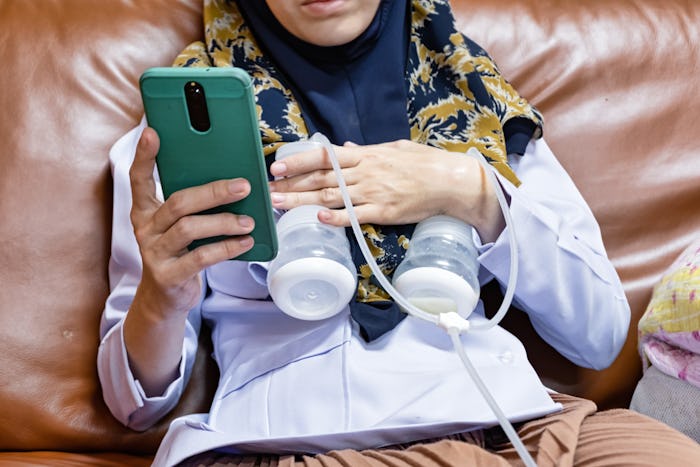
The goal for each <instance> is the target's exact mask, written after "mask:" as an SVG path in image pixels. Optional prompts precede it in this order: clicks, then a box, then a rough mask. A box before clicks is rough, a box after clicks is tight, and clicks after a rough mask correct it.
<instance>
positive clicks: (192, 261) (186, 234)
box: [124, 128, 253, 394]
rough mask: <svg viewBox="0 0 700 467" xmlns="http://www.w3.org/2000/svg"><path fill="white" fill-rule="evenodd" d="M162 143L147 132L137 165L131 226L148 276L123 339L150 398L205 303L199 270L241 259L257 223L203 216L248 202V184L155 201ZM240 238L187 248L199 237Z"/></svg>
mask: <svg viewBox="0 0 700 467" xmlns="http://www.w3.org/2000/svg"><path fill="white" fill-rule="evenodd" d="M159 144H160V143H159V139H158V135H157V134H156V132H155V131H154V130H153V129H151V128H146V129H145V130H144V132H143V134H142V135H141V139H140V141H139V144H138V147H137V149H136V156H135V158H134V162H133V163H132V165H131V170H130V172H129V177H130V180H131V192H132V198H133V203H132V208H131V222H132V224H133V227H134V233H135V236H136V241H137V242H138V245H139V251H140V253H141V258H142V261H143V274H142V277H141V282H140V283H139V286H138V288H137V290H136V294H135V296H134V301H133V303H132V305H131V307H130V309H129V313H128V314H127V318H126V321H125V323H124V339H125V343H126V347H127V351H128V354H129V358H130V362H131V364H132V367H133V370H134V373H135V374H136V375H137V377H138V378H139V379H140V381H141V384H142V386H143V387H144V389H145V390H146V392H147V393H149V394H150V393H152V394H157V393H159V392H160V391H162V389H163V386H164V385H167V383H168V382H169V381H170V378H171V377H172V374H173V371H175V370H176V369H177V363H178V362H179V360H180V354H181V349H182V341H183V336H184V329H185V321H186V318H187V312H188V311H189V310H190V309H191V308H192V307H194V306H195V305H196V304H197V302H198V301H199V299H200V296H201V293H202V284H201V282H200V281H201V280H200V275H199V273H200V272H201V271H202V270H203V269H204V268H206V267H208V266H211V265H213V264H216V263H218V262H220V261H223V260H226V259H230V258H235V257H236V256H238V255H240V254H242V253H244V252H246V251H248V250H249V249H250V248H251V247H252V246H253V239H252V237H250V236H249V235H248V234H249V233H250V232H251V231H252V230H253V220H252V219H251V218H250V217H247V216H237V215H234V214H230V213H220V214H206V215H201V214H197V213H198V212H200V211H203V210H206V209H210V208H213V207H215V206H220V205H222V204H227V203H231V202H234V201H238V200H240V199H243V198H245V197H246V196H248V194H249V193H250V184H249V183H248V181H247V180H244V179H235V180H220V181H216V182H212V183H208V184H206V185H202V186H197V187H193V188H187V189H184V190H181V191H179V192H176V193H174V194H173V195H172V196H170V197H169V198H168V200H167V201H165V202H161V201H159V200H158V199H157V198H156V184H155V181H154V179H153V170H154V167H155V158H156V154H157V153H158V148H159ZM218 235H233V236H234V237H233V238H229V239H225V240H222V241H220V242H216V243H212V244H208V245H203V246H200V247H198V248H196V249H194V250H193V251H189V250H188V249H187V245H189V244H190V243H191V242H192V241H193V240H196V239H201V238H207V237H212V236H218Z"/></svg>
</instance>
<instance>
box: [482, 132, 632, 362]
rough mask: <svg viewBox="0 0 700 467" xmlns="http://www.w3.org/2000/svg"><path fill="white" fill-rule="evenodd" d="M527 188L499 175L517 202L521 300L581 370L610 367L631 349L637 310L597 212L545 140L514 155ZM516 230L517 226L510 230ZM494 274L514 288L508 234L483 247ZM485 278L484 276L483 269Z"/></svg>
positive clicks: (514, 214)
mask: <svg viewBox="0 0 700 467" xmlns="http://www.w3.org/2000/svg"><path fill="white" fill-rule="evenodd" d="M509 163H510V164H511V167H513V169H514V170H515V172H516V174H517V176H518V178H519V179H520V180H521V182H522V185H521V186H520V187H518V188H516V187H514V186H513V185H512V184H511V183H510V182H508V181H507V180H505V179H504V178H503V177H501V176H500V175H499V174H498V172H496V171H494V173H495V174H496V176H497V177H498V179H499V182H500V184H501V186H503V188H504V190H505V191H506V193H507V195H508V196H509V197H510V213H511V216H512V220H513V226H512V228H514V229H515V233H516V237H517V247H518V256H519V261H518V276H517V284H516V289H515V298H514V301H515V302H516V305H518V307H519V308H521V309H522V310H524V311H525V312H526V313H527V314H528V315H529V318H530V321H531V322H532V324H533V326H534V328H535V330H536V331H537V332H538V334H539V335H540V336H541V337H542V338H543V339H544V340H545V341H546V342H548V343H549V344H550V345H552V346H553V347H554V348H555V349H557V350H558V351H559V352H560V353H561V354H562V355H564V356H565V357H566V358H568V359H569V360H571V361H572V362H574V363H576V364H577V365H580V366H584V367H588V368H594V369H603V368H605V367H607V366H609V365H610V364H611V363H612V362H613V360H614V359H615V358H616V356H617V355H618V353H619V352H620V350H621V348H622V346H623V344H624V343H625V340H626V337H627V332H628V327H629V323H630V308H629V304H628V302H627V299H626V297H625V294H624V291H623V288H622V284H621V282H620V278H619V277H618V275H617V272H616V270H615V268H614V267H613V265H612V263H611V262H610V260H609V259H608V257H607V253H606V251H605V247H604V245H603V241H602V237H601V233H600V229H599V226H598V223H597V221H596V220H595V218H594V216H593V213H592V212H591V210H590V208H589V207H588V205H587V204H586V202H585V200H584V199H583V197H582V195H581V194H580V192H579V191H578V189H577V188H576V186H575V185H574V182H573V181H572V180H571V178H570V177H569V175H568V174H567V173H566V171H565V170H564V168H563V167H562V166H561V165H560V164H559V162H558V161H557V159H556V157H555V156H554V154H553V153H552V151H551V150H550V149H549V147H548V146H547V144H546V142H545V141H544V140H543V139H537V140H532V141H530V143H529V144H528V147H527V150H526V153H525V155H523V156H518V155H512V156H509ZM507 228H510V227H507ZM481 251H482V254H481V256H480V261H481V264H482V266H483V268H485V270H486V271H487V274H484V277H482V278H481V280H482V283H483V282H485V281H488V280H491V279H492V278H494V277H495V278H496V280H498V282H499V283H500V284H501V287H505V286H506V285H507V280H508V273H509V265H510V244H509V241H508V232H507V231H504V232H503V233H502V234H501V235H500V236H499V238H498V239H497V240H496V241H495V242H494V243H493V244H489V245H484V246H482V250H481ZM482 272H483V271H482Z"/></svg>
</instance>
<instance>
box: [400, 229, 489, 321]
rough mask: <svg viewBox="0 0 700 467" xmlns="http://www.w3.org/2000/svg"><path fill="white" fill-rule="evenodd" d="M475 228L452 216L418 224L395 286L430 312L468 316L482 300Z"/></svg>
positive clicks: (417, 304)
mask: <svg viewBox="0 0 700 467" xmlns="http://www.w3.org/2000/svg"><path fill="white" fill-rule="evenodd" d="M473 231H474V228H473V227H472V226H470V225H469V224H466V223H464V222H462V221H460V220H458V219H455V218H453V217H449V216H434V217H429V218H427V219H425V220H423V221H421V222H419V223H418V225H417V226H416V229H415V231H414V233H413V237H412V238H411V241H410V244H409V247H408V250H407V251H406V257H405V258H404V260H403V261H402V262H401V264H399V266H398V268H396V271H395V272H394V278H393V281H392V282H393V285H394V287H395V288H396V290H397V291H398V292H399V293H401V294H402V295H403V296H405V297H406V298H407V299H408V301H409V302H410V303H412V304H413V305H414V306H416V307H418V308H420V309H422V310H423V311H426V312H428V313H436V314H439V313H446V312H450V311H454V312H457V313H458V314H459V315H460V316H462V317H463V318H466V317H467V316H469V314H471V312H472V311H473V310H474V308H475V307H476V304H477V302H478V300H479V291H480V288H479V279H478V273H479V262H478V261H477V256H478V252H477V249H476V245H474V240H473Z"/></svg>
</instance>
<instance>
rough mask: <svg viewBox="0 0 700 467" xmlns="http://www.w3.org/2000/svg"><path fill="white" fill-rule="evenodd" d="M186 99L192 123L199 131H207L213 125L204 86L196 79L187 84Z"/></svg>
mask: <svg viewBox="0 0 700 467" xmlns="http://www.w3.org/2000/svg"><path fill="white" fill-rule="evenodd" d="M185 100H186V102H187V111H188V113H189V117H190V125H192V128H194V129H195V130H197V131H201V132H204V131H207V130H208V129H209V128H210V127H211V122H210V121H209V109H208V108H207V99H206V96H205V94H204V88H203V87H202V85H201V84H199V83H198V82H196V81H189V82H187V84H185Z"/></svg>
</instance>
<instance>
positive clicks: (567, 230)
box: [97, 123, 630, 466]
mask: <svg viewBox="0 0 700 467" xmlns="http://www.w3.org/2000/svg"><path fill="white" fill-rule="evenodd" d="M143 128H144V123H142V124H141V125H140V126H139V127H138V128H135V129H134V130H132V131H131V132H129V133H128V134H126V135H125V136H123V137H122V138H121V139H120V140H119V141H118V142H117V143H116V144H115V145H114V147H113V148H112V150H111V152H110V161H111V164H112V173H113V177H114V214H113V215H114V219H113V231H112V256H111V260H110V265H109V275H110V286H111V294H110V296H109V298H108V299H107V302H106V306H105V309H104V313H103V316H102V322H101V330H100V333H101V338H102V341H101V345H100V348H99V353H98V361H97V365H98V371H99V376H100V381H101V383H102V390H103V395H104V399H105V402H106V403H107V405H108V407H109V409H110V410H111V411H112V413H113V414H114V416H115V417H116V418H117V419H118V420H119V421H121V422H122V423H123V424H124V425H126V426H129V427H131V428H133V429H135V430H144V429H146V428H148V427H149V426H151V425H153V424H154V423H155V422H156V421H158V420H159V419H160V418H161V417H163V416H164V415H165V414H167V413H168V412H169V411H170V410H171V409H172V408H173V407H174V406H175V405H176V404H177V402H178V400H179V398H180V396H181V394H182V393H183V390H184V388H185V385H186V384H187V381H188V379H189V376H190V373H191V369H192V365H193V363H194V357H195V353H196V349H197V334H198V332H199V329H200V323H201V320H202V319H204V320H206V321H207V323H208V324H209V326H210V327H211V329H212V340H213V344H214V354H213V357H214V358H215V360H216V362H217V364H218V365H219V369H220V375H221V376H220V381H219V385H218V390H217V392H216V395H215V397H214V400H213V402H212V405H211V408H210V411H209V412H208V413H204V414H191V415H187V416H184V417H181V418H178V419H176V420H175V421H174V422H173V423H172V424H171V426H170V429H169V431H168V433H167V435H166V437H165V439H164V440H163V442H162V444H161V446H160V449H159V450H158V453H157V455H156V459H155V463H154V465H157V466H159V465H173V464H176V463H177V462H179V461H181V460H183V459H185V458H187V457H188V456H191V455H193V454H196V453H198V452H202V451H204V450H209V449H216V448H222V449H226V450H228V451H231V452H266V453H273V452H274V453H299V452H310V453H315V452H323V451H328V450H331V449H343V448H352V449H363V448H372V447H379V446H382V445H388V444H395V443H401V442H409V441H413V440H419V439H425V438H433V437H437V436H444V435H447V434H452V433H456V432H462V431H468V430H473V429H478V428H483V427H488V426H493V425H496V424H498V422H497V420H496V417H495V416H494V415H493V413H492V412H491V410H490V409H489V406H488V405H487V404H486V402H485V401H484V400H483V398H482V396H481V395H480V393H479V392H478V389H477V388H476V386H475V385H474V383H473V382H472V381H471V379H470V377H469V375H468V373H467V372H466V370H465V369H464V367H463V366H462V363H461V361H460V360H459V358H458V356H457V354H456V353H455V352H454V349H453V348H452V344H451V342H450V339H449V336H448V335H447V334H446V333H445V332H444V331H443V330H442V329H440V328H438V327H436V326H434V325H432V324H430V323H427V322H424V321H420V320H418V319H416V318H413V317H410V316H409V317H408V318H407V319H405V320H403V321H402V322H401V323H400V324H399V325H398V326H397V327H396V328H395V329H394V330H392V331H391V332H389V333H387V334H386V335H384V336H382V337H381V338H380V339H378V340H376V341H374V342H372V343H366V342H364V341H363V340H362V339H361V338H360V337H359V335H358V332H357V329H356V327H355V326H354V325H353V322H352V320H351V319H350V315H349V309H347V308H346V310H345V311H343V312H341V313H339V314H337V315H335V316H333V317H331V318H328V319H326V320H322V321H300V320H296V319H294V318H291V317H289V316H287V315H285V314H284V313H282V312H281V311H280V310H279V309H278V308H277V307H276V306H275V305H274V303H273V302H272V301H271V300H270V299H269V298H268V291H267V287H266V285H265V278H264V277H261V274H260V268H251V267H250V264H249V263H247V262H243V261H226V262H223V263H220V264H218V265H216V266H213V267H210V268H208V269H207V270H206V271H205V272H204V273H203V276H204V281H203V282H204V288H203V294H202V300H201V302H200V304H199V305H198V306H197V307H195V308H194V309H193V310H191V312H190V314H189V319H188V323H187V330H186V335H185V341H184V343H183V350H182V360H181V364H180V373H179V375H178V377H177V378H176V379H175V380H173V381H172V383H171V384H170V385H169V387H168V388H167V389H166V390H165V392H164V393H163V394H161V395H160V396H157V397H147V396H146V395H145V393H144V391H143V389H142V388H141V385H140V384H139V381H138V380H137V379H135V378H134V376H133V374H132V372H131V370H130V368H129V363H128V359H127V355H126V350H125V346H124V339H123V335H122V323H123V319H124V316H125V315H126V313H127V310H128V309H129V306H130V304H131V301H132V299H133V296H134V293H135V291H136V287H137V285H138V283H139V280H140V276H141V261H140V257H139V250H138V246H137V243H136V240H135V238H134V234H133V229H132V226H131V223H130V219H129V211H130V208H131V189H130V185H129V167H130V165H131V161H132V160H133V157H134V153H135V148H136V144H137V141H138V138H139V136H140V134H141V131H142V130H143ZM509 159H510V163H511V166H512V167H513V168H514V170H515V172H516V173H517V175H518V177H519V178H520V180H521V181H522V185H521V186H520V187H519V188H515V187H514V186H512V185H511V184H510V183H509V182H508V181H507V180H505V179H503V178H502V177H499V181H500V183H501V184H502V186H503V187H504V189H505V191H506V192H507V194H508V195H509V196H510V210H511V215H512V218H513V226H514V228H515V229H516V232H517V238H518V247H519V251H518V252H519V264H518V267H519V274H518V281H517V287H516V293H515V300H516V302H517V305H518V306H519V308H521V309H523V310H524V311H525V312H526V313H527V314H528V315H529V317H530V320H531V321H532V323H533V325H534V327H535V329H536V330H537V332H538V333H539V334H540V336H542V338H543V339H545V340H546V341H547V342H548V343H549V344H551V345H552V346H553V347H554V348H556V349H557V350H558V351H559V352H560V353H562V354H563V355H564V356H566V357H567V358H568V359H570V360H571V361H573V362H574V363H576V364H578V365H581V366H585V367H590V368H596V369H601V368H605V367H606V366H608V365H610V363H612V361H613V360H614V358H615V357H616V356H617V354H618V352H619V351H620V349H621V347H622V345H623V343H624V341H625V339H626V336H627V329H628V325H629V321H630V311H629V305H628V303H627V301H626V299H625V295H624V292H623V289H622V286H621V284H620V280H619V278H618V275H617V273H616V271H615V269H614V268H613V266H612V265H611V263H610V261H609V260H608V258H607V256H606V252H605V249H604V246H603V243H602V240H601V235H600V230H599V228H598V225H597V223H596V221H595V219H594V217H593V215H592V213H591V211H590V209H589V208H588V206H587V205H586V203H585V201H584V200H583V198H582V197H581V195H580V193H579V191H578V190H577V189H576V187H575V185H574V183H573V182H572V180H571V179H570V177H569V176H568V175H567V173H566V172H565V171H564V169H563V168H562V167H561V165H560V164H559V163H558V161H557V160H556V158H555V157H554V155H553V154H552V152H551V151H550V149H549V148H548V146H547V144H546V143H545V142H544V141H543V140H537V141H532V142H531V143H530V144H529V146H528V149H527V152H526V154H525V155H524V156H510V158H509ZM480 250H481V255H480V257H479V261H480V263H481V272H480V280H481V283H482V284H483V283H485V282H488V281H490V280H491V279H493V278H496V279H497V280H498V281H499V282H500V283H501V284H502V285H503V286H505V283H504V282H505V281H506V280H507V277H508V269H509V258H510V251H509V250H510V247H509V244H508V235H507V232H503V233H502V234H501V236H500V237H499V238H498V239H497V241H496V242H494V243H492V244H488V245H482V246H481V248H480ZM207 289H208V290H209V292H208V293H206V295H205V293H204V291H205V290H207ZM482 314H483V312H482V306H481V304H480V305H479V308H477V310H476V312H475V313H473V314H472V316H471V317H470V319H481V320H483V319H484V318H483V317H482ZM461 339H462V343H463V345H464V346H465V349H466V351H467V353H468V355H470V358H471V360H472V362H473V364H474V366H475V367H476V369H477V371H478V372H479V374H480V376H481V378H482V379H483V380H484V382H485V384H486V385H487V387H488V388H489V389H490V391H491V392H492V394H493V396H494V397H495V399H496V401H497V402H498V404H499V406H500V407H501V409H502V410H503V411H504V412H505V414H506V415H507V416H508V418H509V419H510V420H512V421H522V420H528V419H532V418H536V417H540V416H542V415H544V414H547V413H551V412H553V411H556V410H559V408H560V407H559V406H558V404H555V403H554V402H553V401H552V400H551V398H550V397H549V395H548V390H547V389H546V388H545V387H544V386H543V385H542V383H541V382H540V380H539V378H538V377H537V375H536V374H535V372H534V370H533V368H532V367H531V365H530V364H529V362H528V360H527V355H526V353H525V349H524V347H523V346H522V344H521V343H520V342H519V341H518V340H517V339H516V338H515V337H514V336H512V335H511V334H509V333H508V332H507V331H505V330H503V329H502V328H500V327H498V326H497V327H495V328H493V329H491V330H489V331H486V332H471V333H466V334H464V335H463V336H462V338H461Z"/></svg>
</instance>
